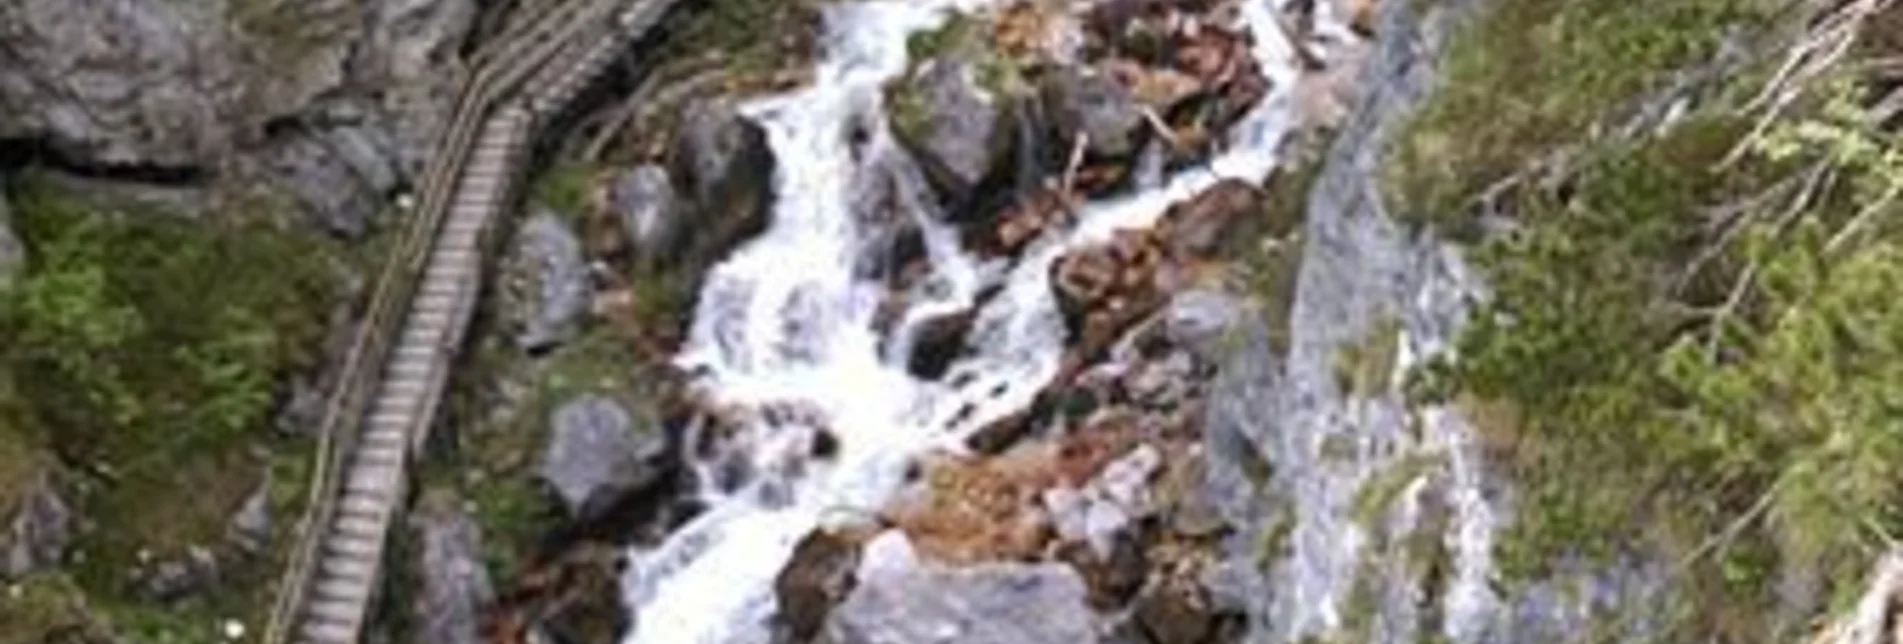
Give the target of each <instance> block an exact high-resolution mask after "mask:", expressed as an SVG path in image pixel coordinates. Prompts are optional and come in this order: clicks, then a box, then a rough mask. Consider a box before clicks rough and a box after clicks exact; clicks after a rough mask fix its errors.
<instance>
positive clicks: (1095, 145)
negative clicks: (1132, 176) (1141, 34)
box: [1039, 66, 1145, 158]
mask: <svg viewBox="0 0 1903 644" xmlns="http://www.w3.org/2000/svg"><path fill="white" fill-rule="evenodd" d="M1039 92H1040V96H1041V100H1042V101H1043V104H1044V111H1045V113H1046V114H1047V115H1048V116H1049V118H1050V119H1051V123H1052V125H1053V126H1055V128H1056V130H1057V131H1056V134H1057V136H1058V137H1059V140H1061V141H1063V142H1064V147H1065V149H1068V148H1069V147H1070V145H1071V143H1070V142H1072V141H1075V140H1077V137H1079V136H1082V137H1085V138H1086V139H1087V141H1086V145H1087V149H1088V150H1089V151H1090V152H1091V153H1092V154H1094V155H1096V156H1098V157H1106V158H1126V157H1130V156H1133V155H1135V154H1136V152H1137V147H1138V146H1139V145H1141V143H1142V134H1143V132H1144V128H1145V123H1144V115H1143V108H1142V105H1141V104H1140V103H1138V102H1137V98H1136V96H1135V95H1134V94H1132V93H1131V92H1130V90H1129V89H1128V88H1125V87H1124V86H1123V85H1121V84H1119V83H1117V82H1116V80H1114V79H1112V78H1111V77H1110V76H1108V75H1103V74H1097V73H1093V72H1090V71H1088V70H1083V69H1078V68H1076V67H1069V66H1066V67H1060V68H1058V70H1057V71H1056V72H1055V73H1052V74H1050V75H1049V76H1048V77H1047V79H1046V80H1045V81H1044V83H1043V86H1042V87H1041V88H1040V90H1039Z"/></svg>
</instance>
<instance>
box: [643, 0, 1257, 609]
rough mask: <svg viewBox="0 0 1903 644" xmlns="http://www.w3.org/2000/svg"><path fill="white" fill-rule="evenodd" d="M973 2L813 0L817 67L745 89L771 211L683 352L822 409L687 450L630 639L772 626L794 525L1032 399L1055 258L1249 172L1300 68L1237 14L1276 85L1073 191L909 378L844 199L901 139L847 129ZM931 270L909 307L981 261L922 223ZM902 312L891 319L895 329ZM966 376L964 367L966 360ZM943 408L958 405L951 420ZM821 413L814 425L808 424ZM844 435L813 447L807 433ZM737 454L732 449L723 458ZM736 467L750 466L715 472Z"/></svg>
mask: <svg viewBox="0 0 1903 644" xmlns="http://www.w3.org/2000/svg"><path fill="white" fill-rule="evenodd" d="M983 4H985V2H984V1H983V0H887V1H882V2H869V3H839V4H833V5H828V6H827V7H826V12H827V14H826V28H827V34H826V37H825V38H824V39H822V42H824V43H825V45H826V46H825V51H824V52H823V54H822V61H821V63H820V66H819V70H818V74H817V77H816V80H815V81H814V84H813V85H812V86H811V87H809V88H806V89H803V90H800V91H797V92H793V93H791V94H787V95H783V96H778V97H774V98H770V99H766V100H762V101H760V102H758V103H756V104H753V105H750V106H749V107H748V112H749V115H750V116H751V117H752V118H753V119H755V120H756V121H758V122H759V123H760V124H761V125H762V126H763V127H764V128H765V129H766V131H767V132H768V136H769V141H770V144H771V146H772V148H773V153H774V155H775V157H776V158H777V159H778V161H779V163H778V171H777V176H776V178H775V181H776V204H775V207H774V220H773V223H772V225H771V227H770V229H769V230H767V232H766V233H764V234H763V235H762V236H761V237H759V238H758V239H755V240H753V241H751V242H749V243H748V244H747V245H745V246H743V247H742V248H740V249H739V250H738V251H737V252H736V253H735V254H734V256H733V257H731V258H730V259H728V260H727V261H725V262H724V263H722V264H721V265H719V266H718V267H716V268H715V269H714V270H713V271H711V272H710V273H709V275H708V277H707V282H706V285H705V287H704V289H703V292H702V294H701V300H700V305H699V309H698V310H697V311H696V312H695V320H694V325H693V328H692V331H691V334H690V337H689V338H688V342H687V345H686V347H685V348H684V349H683V351H682V354H681V355H680V356H679V358H678V361H679V362H680V363H681V364H682V365H684V366H686V367H688V368H689V369H690V370H691V371H693V372H696V373H698V374H700V380H699V381H697V382H696V383H695V384H696V386H697V387H699V388H700V389H701V390H702V391H704V392H706V393H707V394H708V395H709V397H710V398H711V399H713V400H714V401H715V402H716V404H718V405H721V406H723V407H734V408H742V409H761V408H767V407H773V406H785V405H798V406H802V407H804V408H807V409H811V410H813V411H814V412H815V414H811V415H817V416H818V417H819V418H818V419H811V418H806V417H804V416H802V417H800V418H797V419H788V418H785V417H783V416H785V415H784V414H760V415H761V416H762V417H763V419H762V420H760V421H758V422H751V423H747V424H746V426H744V427H738V428H731V429H732V430H733V433H732V434H731V435H725V436H723V437H722V440H723V441H724V442H725V443H726V445H727V446H728V449H730V450H732V451H730V452H728V453H727V454H726V455H725V456H724V458H727V459H729V461H728V462H723V463H699V464H696V467H699V468H702V472H703V473H704V474H709V475H708V476H702V477H700V479H701V480H702V481H703V482H704V483H703V487H704V488H705V489H702V490H699V491H698V494H699V495H700V497H701V498H702V500H703V501H705V502H706V504H707V507H708V509H707V511H706V512H705V513H704V514H702V515H700V516H698V517H696V518H695V519H694V520H693V521H691V522H689V523H688V524H687V525H686V526H683V527H682V528H680V529H679V530H677V531H676V532H675V533H673V534H672V535H670V536H669V538H668V539H667V540H666V542H665V543H663V544H662V545H661V546H659V547H657V548H654V549H652V550H647V551H642V552H637V553H635V554H634V556H633V558H632V559H633V564H632V566H631V567H630V571H629V580H628V584H627V594H628V599H629V600H630V602H631V603H632V604H633V605H634V611H635V630H634V633H633V634H632V636H630V638H629V640H628V642H629V643H630V644H755V643H763V642H766V641H767V640H768V629H767V626H766V621H767V618H768V617H769V616H770V615H771V613H772V609H773V599H772V589H771V586H772V580H773V577H774V576H775V575H776V574H777V573H778V571H779V570H780V567H781V566H782V565H784V563H785V561H786V559H787V557H788V556H789V555H790V553H791V551H792V548H793V546H794V544H795V542H796V541H797V540H798V539H799V538H800V537H801V536H803V535H804V534H805V533H807V532H808V531H809V530H811V529H812V528H814V527H815V526H817V525H819V524H820V522H821V520H822V519H823V517H824V515H825V514H826V513H827V512H829V511H832V510H836V509H841V508H845V509H856V510H872V509H875V508H877V507H878V506H879V504H880V503H882V502H883V501H884V500H885V499H886V498H887V497H888V496H889V495H890V494H891V493H892V492H894V491H895V490H896V489H897V488H898V486H899V485H900V484H901V483H902V481H903V476H904V470H905V468H906V465H907V463H908V461H909V460H910V459H911V458H912V457H914V456H916V455H918V454H920V453H922V452H924V451H927V450H930V449H932V448H935V447H947V448H952V449H957V447H956V446H957V445H958V444H959V443H960V440H961V439H962V438H963V435H964V434H965V433H966V432H967V431H969V430H970V429H971V428H975V427H979V426H982V425H983V424H984V423H986V422H989V421H990V420H993V419H996V418H999V417H1002V416H1004V415H1007V414H1010V413H1012V412H1014V411H1016V410H1018V409H1021V408H1023V407H1024V406H1025V405H1028V404H1029V403H1030V402H1031V400H1032V398H1033V397H1034V396H1035V395H1036V393H1037V391H1038V390H1039V389H1041V388H1042V387H1043V385H1044V384H1045V383H1047V382H1048V381H1049V380H1050V379H1051V377H1052V376H1053V375H1054V374H1055V373H1056V371H1057V368H1058V361H1059V358H1060V356H1061V353H1062V351H1063V348H1064V347H1063V327H1062V323H1061V320H1060V318H1059V315H1058V311H1057V305H1056V302H1055V300H1054V299H1053V297H1052V294H1051V288H1050V285H1049V283H1048V281H1047V275H1048V267H1049V265H1050V263H1051V262H1053V261H1055V260H1056V259H1057V258H1058V257H1060V256H1062V254H1063V253H1064V252H1066V251H1068V250H1069V249H1072V248H1075V247H1077V246H1079V245H1081V244H1086V243H1092V242H1096V241H1101V240H1105V239H1108V238H1109V236H1110V234H1111V233H1112V232H1113V231H1115V230H1116V229H1119V228H1128V227H1140V226H1147V225H1149V224H1151V223H1152V222H1153V221H1154V220H1155V219H1156V218H1157V217H1158V216H1159V215H1161V214H1162V212H1163V211H1164V210H1165V209H1166V208H1167V207H1168V206H1169V205H1170V204H1172V203H1174V202H1176V201H1179V200H1183V199H1186V198H1188V197H1191V196H1193V195H1195V194H1196V193H1197V192H1199V191H1200V190H1202V189H1204V188H1206V187H1208V186H1210V185H1212V184H1214V183H1215V182H1216V181H1218V180H1220V179H1222V178H1228V177H1236V178H1242V179H1245V180H1249V181H1251V182H1256V181H1260V180H1261V179H1263V178H1264V177H1265V176H1266V175H1267V174H1268V172H1269V171H1270V170H1271V169H1272V168H1273V165H1274V162H1275V148H1276V147H1277V145H1278V144H1279V142H1280V140H1281V139H1282V136H1283V133H1284V132H1285V131H1286V129H1287V127H1286V121H1287V109H1286V104H1287V96H1286V93H1285V92H1286V88H1289V87H1292V86H1293V85H1294V83H1293V73H1294V72H1293V66H1292V65H1291V64H1290V62H1289V60H1290V58H1291V56H1290V51H1289V47H1288V45H1287V43H1285V42H1284V41H1283V40H1282V37H1281V34H1280V31H1279V30H1278V29H1276V28H1275V27H1274V26H1273V25H1274V20H1273V18H1272V17H1271V15H1270V7H1268V6H1265V3H1264V2H1251V3H1248V4H1247V7H1246V8H1245V12H1244V13H1245V17H1246V19H1247V21H1248V25H1249V27H1250V29H1251V31H1252V32H1253V33H1254V34H1255V36H1256V41H1257V44H1256V46H1255V52H1254V53H1255V55H1256V57H1257V58H1258V59H1259V61H1260V63H1261V67H1262V69H1263V70H1264V71H1265V73H1266V74H1268V75H1269V76H1270V80H1271V86H1272V87H1274V88H1275V90H1274V91H1272V92H1271V94H1270V95H1269V97H1268V98H1266V99H1265V100H1264V101H1263V104H1262V105H1260V106H1258V107H1257V108H1256V109H1255V110H1254V111H1253V112H1252V113H1251V114H1250V115H1248V116H1247V117H1245V118H1244V120H1243V121H1242V123H1240V124H1239V125H1238V126H1237V127H1236V128H1235V130H1234V132H1232V136H1231V141H1230V143H1231V145H1230V149H1229V151H1228V152H1225V153H1224V154H1222V155H1221V156H1219V157H1218V158H1217V159H1215V160H1214V161H1213V162H1212V163H1211V164H1210V165H1209V166H1208V167H1204V168H1198V169H1194V170H1191V171H1187V172H1184V173H1181V174H1178V175H1176V176H1173V177H1167V178H1166V179H1164V180H1163V182H1162V185H1161V186H1157V187H1154V188H1151V189H1146V190H1143V191H1142V192H1140V193H1139V194H1136V195H1134V196H1130V197H1127V198H1123V199H1119V200H1115V201H1110V202H1105V203H1099V204H1093V205H1091V206H1090V207H1088V208H1085V209H1084V212H1083V213H1082V216H1081V217H1080V221H1079V223H1078V224H1077V225H1076V226H1075V227H1074V228H1073V229H1071V230H1061V231H1047V232H1046V233H1045V236H1044V237H1043V238H1041V239H1040V240H1038V241H1037V242H1035V243H1034V244H1033V245H1032V246H1031V247H1030V249H1028V250H1027V251H1026V253H1025V254H1024V256H1023V258H1022V259H1021V260H1020V261H1019V262H1018V263H1017V264H1016V266H1015V267H1011V268H1010V269H1009V272H1008V273H1005V274H1003V275H994V277H998V278H1001V279H1003V280H1004V282H1003V291H1002V292H1001V293H1000V294H999V295H998V296H997V297H995V298H993V299H992V300H990V301H989V302H988V303H987V304H986V305H985V307H984V308H983V309H982V310H981V311H979V313H978V316H977V321H976V323H975V326H974V331H973V333H974V336H975V337H974V338H973V342H972V343H971V344H972V345H973V346H977V347H981V348H980V349H979V350H978V351H977V352H976V353H975V354H974V355H971V356H969V357H967V358H965V359H963V360H961V361H960V362H958V363H956V364H954V365H953V367H952V370H951V374H952V376H951V377H948V378H946V379H945V382H959V383H961V386H957V387H953V386H950V385H947V384H943V383H938V382H923V381H918V380H916V379H914V378H912V377H911V376H909V375H908V374H907V372H906V369H905V365H904V362H903V358H902V352H895V353H901V356H899V359H897V360H887V359H886V358H884V357H882V355H881V352H880V345H881V342H880V337H879V333H878V332H877V331H875V329H874V316H875V314H876V312H877V308H878V305H879V301H880V298H881V297H882V296H883V294H884V292H885V289H884V286H883V284H881V283H879V282H878V281H877V280H876V279H873V278H863V277H859V276H857V275H856V274H855V273H856V272H855V270H854V267H855V264H856V262H857V260H858V258H859V256H860V254H861V252H862V250H863V248H862V247H863V244H864V242H863V240H864V239H865V238H866V237H867V236H868V234H869V233H870V232H871V231H868V230H865V229H863V228H864V226H863V225H862V223H861V222H860V221H859V220H858V218H856V217H855V216H854V214H853V213H854V204H855V201H856V199H857V198H859V197H860V196H861V195H859V194H856V193H855V188H856V187H857V186H859V185H861V184H862V181H861V180H862V179H863V178H865V176H866V175H867V174H868V173H869V172H872V171H873V170H872V164H873V162H874V161H875V160H876V159H879V158H880V157H881V155H887V154H898V152H897V151H896V150H895V149H894V148H893V147H892V145H891V143H890V140H889V138H888V137H886V136H885V135H884V134H882V133H880V134H874V135H873V137H872V140H871V142H870V143H869V144H867V145H868V148H867V149H866V150H863V151H861V152H860V153H855V150H854V143H853V138H854V137H853V136H852V129H853V127H854V126H855V125H856V124H869V125H870V126H871V127H874V128H877V129H878V130H880V131H883V129H884V115H883V108H882V106H881V104H880V100H881V86H882V85H883V84H884V83H885V82H886V81H887V80H889V79H891V78H893V77H895V76H896V75H898V74H899V73H901V72H903V70H904V67H905V64H906V62H907V61H906V53H905V52H906V47H905V45H906V40H907V37H908V36H909V35H910V34H912V33H914V32H916V31H920V30H923V29H929V28H933V27H935V26H937V25H938V24H939V23H940V21H942V20H943V19H944V18H945V17H946V16H947V14H946V12H947V11H949V10H961V11H969V10H973V9H977V8H979V7H980V6H981V5H983ZM927 240H928V246H929V247H930V248H929V249H928V250H929V251H930V252H929V254H930V259H931V262H932V270H933V273H934V274H933V276H931V277H930V278H928V281H930V282H933V283H935V284H938V285H939V286H941V288H937V289H930V290H931V291H932V292H931V293H929V297H927V298H926V299H925V300H923V301H918V302H914V303H913V304H912V306H913V308H912V310H911V311H909V312H908V314H907V315H906V317H905V318H904V319H905V320H910V321H915V320H919V319H924V318H926V317H929V315H931V314H936V313H942V312H945V311H954V310H959V309H965V308H969V307H970V306H972V305H973V302H974V298H975V297H976V292H977V290H978V285H979V284H978V282H979V281H980V273H981V271H980V270H979V267H977V266H976V265H975V264H974V263H973V262H972V260H970V259H969V258H966V257H963V256H962V255H960V254H959V253H958V252H957V250H956V249H955V248H952V247H950V246H949V245H948V244H949V242H950V241H951V238H950V237H949V236H948V235H945V234H944V231H943V230H941V229H933V228H932V227H931V226H929V225H928V226H927ZM905 326H906V325H905V324H901V325H900V327H899V329H900V330H899V331H897V333H899V334H901V335H903V334H904V327H905ZM959 374H967V377H959ZM953 421H956V422H953ZM821 425H823V427H822V426H821ZM820 431H826V432H830V433H831V434H832V436H833V437H834V438H835V439H836V443H837V446H838V449H837V451H836V452H835V453H834V454H833V455H832V456H831V458H829V459H828V460H825V461H819V460H809V459H810V456H809V455H810V452H811V446H812V445H813V441H814V440H815V433H817V432H820ZM736 459H737V460H736ZM726 467H734V468H738V469H739V470H741V471H744V472H746V473H747V474H748V476H747V479H746V481H745V482H744V483H742V484H739V485H733V486H718V485H709V484H707V483H705V482H706V481H714V480H718V479H720V478H722V477H719V476H712V474H714V473H715V472H713V470H714V469H718V468H726Z"/></svg>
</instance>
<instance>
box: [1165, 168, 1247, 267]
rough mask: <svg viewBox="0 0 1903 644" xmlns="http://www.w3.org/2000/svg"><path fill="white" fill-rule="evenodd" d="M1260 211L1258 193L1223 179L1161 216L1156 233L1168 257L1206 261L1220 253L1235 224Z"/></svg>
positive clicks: (1236, 181)
mask: <svg viewBox="0 0 1903 644" xmlns="http://www.w3.org/2000/svg"><path fill="white" fill-rule="evenodd" d="M1261 212H1262V191H1261V190H1258V189H1257V188H1256V187H1255V186H1253V185H1250V184H1249V183H1248V182H1245V181H1242V180H1239V179H1227V180H1224V181H1222V182H1219V183H1217V184H1216V185H1213V186H1210V187H1209V189H1208V190H1204V191H1203V192H1202V193H1201V194H1198V195H1196V196H1195V198H1192V199H1189V200H1187V201H1183V202H1180V203H1177V204H1176V205H1174V206H1171V207H1170V209H1169V210H1168V211H1167V212H1165V213H1163V218H1162V220H1161V221H1160V222H1158V225H1157V231H1156V234H1157V236H1158V237H1160V238H1162V239H1163V240H1164V242H1163V243H1164V244H1166V245H1167V246H1168V249H1169V253H1170V254H1171V257H1172V258H1175V259H1177V260H1178V261H1184V260H1188V259H1191V258H1203V259H1206V258H1210V257H1212V256H1214V255H1215V254H1216V253H1217V252H1218V251H1220V250H1221V248H1222V245H1223V241H1224V239H1225V238H1226V235H1227V233H1228V231H1229V228H1230V226H1231V225H1232V224H1234V223H1235V222H1237V221H1239V220H1241V219H1243V218H1246V217H1249V216H1252V215H1257V214H1259V213H1261Z"/></svg>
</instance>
